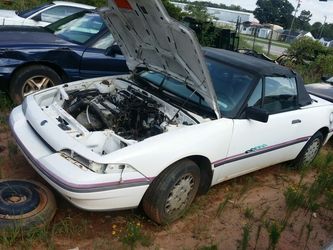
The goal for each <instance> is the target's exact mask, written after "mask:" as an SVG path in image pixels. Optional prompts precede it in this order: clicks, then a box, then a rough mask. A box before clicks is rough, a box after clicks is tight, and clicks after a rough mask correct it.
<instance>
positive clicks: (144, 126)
mask: <svg viewBox="0 0 333 250" xmlns="http://www.w3.org/2000/svg"><path fill="white" fill-rule="evenodd" d="M103 85H104V86H110V83H109V82H107V81H104V82H101V83H100V86H103ZM67 94H68V98H66V100H65V101H64V103H63V105H62V108H63V109H64V110H65V111H66V112H67V113H68V114H70V115H71V116H72V117H73V118H75V120H76V121H77V122H79V123H80V124H81V125H82V126H83V127H84V128H86V129H87V130H88V131H90V132H94V131H104V130H111V131H113V132H114V133H115V134H116V135H118V136H119V137H121V138H124V139H126V140H135V141H141V140H144V139H145V138H148V137H151V136H154V135H158V134H161V133H163V132H166V131H167V130H168V128H170V126H171V127H175V126H176V127H178V126H179V125H192V124H194V122H193V121H192V120H191V119H189V118H187V116H184V114H183V113H182V112H179V111H180V110H177V109H176V108H174V107H172V108H171V109H170V110H169V112H168V111H167V110H168V109H167V108H166V106H165V105H166V104H165V103H161V102H158V100H157V99H155V98H153V97H152V96H151V95H150V94H148V93H147V92H145V91H142V90H139V89H137V88H134V87H132V86H131V85H128V86H127V87H126V88H113V89H112V91H108V92H105V91H101V90H100V88H90V89H85V90H69V91H67ZM57 120H58V122H59V124H58V126H59V127H60V128H62V129H63V130H70V128H69V127H67V123H66V120H65V119H62V118H61V117H60V116H59V117H58V118H57Z"/></svg>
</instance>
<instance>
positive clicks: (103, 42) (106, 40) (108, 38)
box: [91, 33, 114, 50]
mask: <svg viewBox="0 0 333 250" xmlns="http://www.w3.org/2000/svg"><path fill="white" fill-rule="evenodd" d="M113 43H114V38H113V36H112V34H111V33H108V34H105V35H104V36H102V37H101V38H100V39H98V41H97V42H95V43H94V44H93V45H92V46H91V47H92V48H95V49H104V50H105V49H107V48H109V47H110V46H111V45H112V44H113Z"/></svg>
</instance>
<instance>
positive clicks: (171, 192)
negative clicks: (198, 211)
mask: <svg viewBox="0 0 333 250" xmlns="http://www.w3.org/2000/svg"><path fill="white" fill-rule="evenodd" d="M199 184H200V169H199V167H198V165H197V164H196V163H195V162H193V161H191V160H188V159H184V160H181V161H178V162H176V163H174V164H172V165H171V166H170V167H169V168H167V169H166V170H164V171H163V172H162V173H161V174H160V175H159V176H158V177H156V178H155V179H154V180H153V182H152V183H151V185H150V186H149V188H148V190H147V192H146V193H145V195H144V197H143V200H142V207H143V210H144V211H145V213H146V214H147V216H148V217H149V218H151V219H152V220H153V221H155V222H157V223H158V224H162V225H165V224H169V223H171V222H173V221H175V220H177V219H179V218H180V217H181V216H182V215H183V214H184V213H185V212H186V210H187V209H188V208H189V206H190V205H191V203H192V201H193V200H194V198H195V196H196V194H197V191H198V188H199Z"/></svg>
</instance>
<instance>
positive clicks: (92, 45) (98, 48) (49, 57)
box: [0, 11, 128, 103]
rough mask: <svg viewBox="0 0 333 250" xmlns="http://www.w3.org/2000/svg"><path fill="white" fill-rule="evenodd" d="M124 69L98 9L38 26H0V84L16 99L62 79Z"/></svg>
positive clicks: (17, 101) (121, 58)
mask: <svg viewBox="0 0 333 250" xmlns="http://www.w3.org/2000/svg"><path fill="white" fill-rule="evenodd" d="M126 72H128V68H127V65H126V61H125V59H124V57H123V56H122V55H121V52H120V50H119V48H118V47H117V46H116V45H115V44H114V39H113V37H112V35H111V34H110V33H109V30H108V29H107V27H106V25H105V24H104V22H103V21H102V19H101V18H100V16H99V14H98V13H95V12H91V11H84V12H80V13H76V14H74V15H72V16H70V17H67V18H64V19H61V20H59V21H58V22H55V23H53V24H51V25H49V26H46V27H44V28H43V27H24V26H2V27H0V89H1V90H5V91H9V95H10V97H11V98H12V100H13V101H15V102H16V103H20V102H21V101H22V99H23V98H24V96H26V95H28V94H30V93H32V92H35V91H37V90H40V89H44V88H47V87H50V86H53V85H56V84H61V83H63V82H68V81H75V80H80V79H84V78H92V77H99V76H106V75H115V74H122V73H126Z"/></svg>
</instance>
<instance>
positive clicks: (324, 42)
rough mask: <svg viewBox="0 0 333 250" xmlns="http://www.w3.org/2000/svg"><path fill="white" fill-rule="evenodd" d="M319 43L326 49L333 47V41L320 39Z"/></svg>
mask: <svg viewBox="0 0 333 250" xmlns="http://www.w3.org/2000/svg"><path fill="white" fill-rule="evenodd" d="M319 42H320V43H321V44H322V45H324V46H325V47H333V40H332V39H328V38H325V37H322V38H320V40H319Z"/></svg>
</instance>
